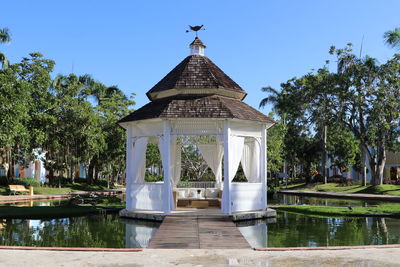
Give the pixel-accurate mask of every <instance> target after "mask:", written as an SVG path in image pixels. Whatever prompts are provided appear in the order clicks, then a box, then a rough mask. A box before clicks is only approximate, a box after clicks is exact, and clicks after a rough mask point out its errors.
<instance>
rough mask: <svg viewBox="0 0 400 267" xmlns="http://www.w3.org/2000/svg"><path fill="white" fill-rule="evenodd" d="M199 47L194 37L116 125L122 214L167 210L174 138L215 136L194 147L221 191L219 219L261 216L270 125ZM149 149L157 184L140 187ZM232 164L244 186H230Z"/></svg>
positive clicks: (175, 170)
mask: <svg viewBox="0 0 400 267" xmlns="http://www.w3.org/2000/svg"><path fill="white" fill-rule="evenodd" d="M205 47H206V46H205V45H204V44H203V43H202V42H201V40H200V39H199V38H197V37H196V38H195V40H194V41H193V42H192V43H191V44H190V51H191V55H189V56H188V57H186V58H185V59H184V60H183V61H182V62H181V63H179V64H178V65H177V66H176V67H175V68H174V69H173V70H172V71H171V72H169V73H168V74H167V75H166V76H165V77H164V78H163V79H162V80H161V81H160V82H158V83H157V84H156V85H155V86H154V87H153V88H152V89H150V91H149V92H148V93H147V96H148V98H149V99H150V101H151V102H149V103H148V104H146V105H145V106H143V107H141V108H140V109H138V110H136V111H135V112H133V113H132V114H130V115H128V116H126V117H125V118H123V119H121V120H120V121H119V124H120V125H121V126H122V127H123V128H125V129H126V181H127V185H126V209H127V210H128V211H137V210H145V211H146V210H147V211H160V212H163V213H164V214H169V213H171V212H172V211H173V210H174V209H175V207H174V203H173V195H172V190H173V188H175V187H176V186H177V184H178V182H179V179H180V176H181V175H180V174H181V165H180V157H181V156H180V155H181V154H180V151H181V148H180V146H179V144H177V137H179V136H185V135H211V136H215V139H214V140H215V141H214V142H212V143H210V144H201V145H200V144H199V145H198V148H199V151H200V152H201V153H202V155H203V157H204V159H205V161H206V162H207V164H208V165H209V167H210V168H211V170H212V171H213V173H214V174H215V179H216V186H217V187H219V188H221V189H222V192H223V193H222V201H221V211H222V213H224V214H232V213H234V212H239V211H254V210H266V207H267V197H266V190H267V182H266V172H267V166H266V162H267V160H266V141H267V133H266V131H267V129H268V128H270V127H271V126H273V124H274V121H273V120H272V119H271V118H269V117H267V116H265V115H264V114H262V113H261V112H259V111H257V110H255V109H254V108H252V107H250V106H248V105H247V104H245V103H244V102H242V101H243V99H244V98H245V96H246V92H245V91H244V90H243V89H242V88H241V87H240V86H239V85H238V84H236V83H235V82H234V81H233V80H232V79H231V78H229V77H228V76H227V75H226V74H225V73H224V72H223V71H222V70H221V69H219V68H218V67H217V66H216V65H215V64H214V63H213V62H212V61H211V60H210V59H208V58H207V57H205V56H204V49H205ZM149 143H156V144H158V147H159V149H160V154H161V160H162V165H163V175H164V182H163V183H148V182H145V181H144V176H145V170H146V163H145V161H146V160H145V159H146V148H147V144H149ZM240 162H241V164H242V168H243V171H244V174H245V176H246V178H247V181H248V182H246V183H233V182H232V180H233V178H234V177H235V174H236V172H237V170H238V167H239V164H240ZM222 170H223V176H222ZM222 177H223V179H222Z"/></svg>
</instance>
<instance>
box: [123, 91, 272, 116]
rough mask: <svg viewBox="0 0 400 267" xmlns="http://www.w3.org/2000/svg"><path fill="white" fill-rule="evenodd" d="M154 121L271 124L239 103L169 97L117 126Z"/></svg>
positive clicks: (134, 113)
mask: <svg viewBox="0 0 400 267" xmlns="http://www.w3.org/2000/svg"><path fill="white" fill-rule="evenodd" d="M154 118H221V119H228V118H232V119H233V118H236V119H240V120H250V121H259V122H269V123H275V121H274V120H273V119H271V118H269V117H268V116H265V115H264V114H263V113H261V112H259V111H258V110H256V109H254V108H252V107H251V106H249V105H247V104H246V103H244V102H242V101H240V100H237V99H233V98H230V97H223V96H217V95H213V96H184V97H183V96H182V97H170V98H164V99H160V100H157V101H152V102H150V103H148V104H146V105H144V106H143V107H141V108H140V109H138V110H136V111H135V112H133V113H131V114H129V115H128V116H126V117H124V118H122V119H121V120H120V121H119V123H122V122H128V121H138V120H146V119H154Z"/></svg>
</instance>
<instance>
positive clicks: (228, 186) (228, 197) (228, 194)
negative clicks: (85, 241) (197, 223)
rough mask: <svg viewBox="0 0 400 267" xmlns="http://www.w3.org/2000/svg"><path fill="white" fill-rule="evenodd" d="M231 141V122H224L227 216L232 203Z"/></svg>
mask: <svg viewBox="0 0 400 267" xmlns="http://www.w3.org/2000/svg"><path fill="white" fill-rule="evenodd" d="M230 141H231V128H230V125H229V121H225V122H224V189H223V190H224V195H226V198H225V201H226V203H227V204H226V205H227V207H228V209H227V211H226V214H231V212H232V203H231V180H230V179H229V175H230V173H229V161H230V154H229V150H230V147H229V146H230V143H231V142H230Z"/></svg>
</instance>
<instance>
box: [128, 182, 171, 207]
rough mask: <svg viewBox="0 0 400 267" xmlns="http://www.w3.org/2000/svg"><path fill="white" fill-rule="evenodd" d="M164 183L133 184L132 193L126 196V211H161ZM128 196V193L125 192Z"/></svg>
mask: <svg viewBox="0 0 400 267" xmlns="http://www.w3.org/2000/svg"><path fill="white" fill-rule="evenodd" d="M163 185H164V183H134V184H132V191H131V192H129V197H128V196H127V200H126V204H127V209H128V210H135V209H138V210H154V211H162V210H163V205H162V204H163ZM127 195H128V192H127Z"/></svg>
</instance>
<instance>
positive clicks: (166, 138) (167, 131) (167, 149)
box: [163, 121, 171, 214]
mask: <svg viewBox="0 0 400 267" xmlns="http://www.w3.org/2000/svg"><path fill="white" fill-rule="evenodd" d="M163 142H164V145H163V148H164V149H163V150H164V151H163V156H164V159H165V160H164V161H163V163H165V166H163V169H164V193H163V199H164V213H165V214H169V213H171V203H170V202H171V198H170V194H171V167H170V165H171V125H170V123H169V121H164V133H163Z"/></svg>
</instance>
